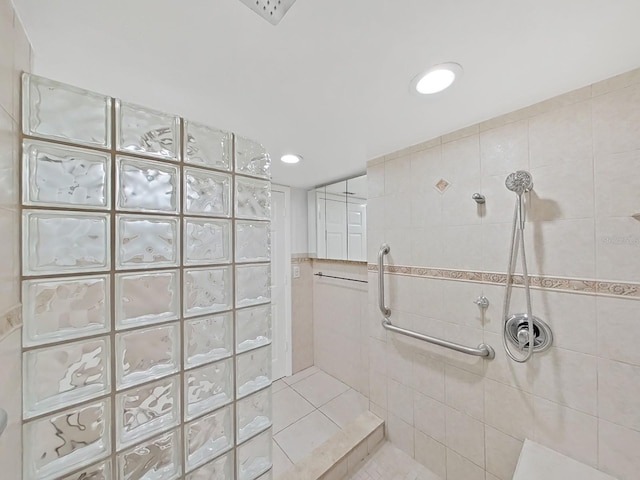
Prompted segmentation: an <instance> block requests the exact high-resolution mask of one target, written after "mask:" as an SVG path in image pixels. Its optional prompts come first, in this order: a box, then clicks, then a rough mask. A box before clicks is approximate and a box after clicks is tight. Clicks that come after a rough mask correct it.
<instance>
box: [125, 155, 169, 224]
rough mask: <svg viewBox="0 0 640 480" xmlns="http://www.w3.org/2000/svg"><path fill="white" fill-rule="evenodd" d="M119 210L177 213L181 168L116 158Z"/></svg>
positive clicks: (135, 159) (166, 164)
mask: <svg viewBox="0 0 640 480" xmlns="http://www.w3.org/2000/svg"><path fill="white" fill-rule="evenodd" d="M116 168H117V178H118V181H117V183H116V188H117V192H116V199H117V202H116V208H117V209H118V210H135V211H139V212H166V213H178V212H179V210H180V168H179V167H178V166H176V165H171V164H169V163H161V162H153V161H151V160H140V159H137V158H129V157H121V156H118V157H117V158H116Z"/></svg>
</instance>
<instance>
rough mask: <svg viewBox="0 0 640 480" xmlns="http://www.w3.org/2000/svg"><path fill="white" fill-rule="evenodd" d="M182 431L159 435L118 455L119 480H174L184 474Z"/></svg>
mask: <svg viewBox="0 0 640 480" xmlns="http://www.w3.org/2000/svg"><path fill="white" fill-rule="evenodd" d="M181 457H182V455H181V453H180V431H179V430H173V431H171V432H168V433H165V434H163V435H159V436H157V437H155V438H153V439H151V440H148V441H146V442H144V443H141V444H139V445H136V446H135V447H133V448H131V449H129V450H125V451H124V452H122V453H120V454H118V471H119V476H118V479H119V480H173V479H175V478H179V477H180V475H181V473H182V459H181Z"/></svg>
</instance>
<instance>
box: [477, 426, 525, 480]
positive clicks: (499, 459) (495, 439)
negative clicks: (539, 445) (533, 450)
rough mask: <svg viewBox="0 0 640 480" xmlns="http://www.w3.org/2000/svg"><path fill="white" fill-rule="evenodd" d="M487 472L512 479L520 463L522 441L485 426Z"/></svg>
mask: <svg viewBox="0 0 640 480" xmlns="http://www.w3.org/2000/svg"><path fill="white" fill-rule="evenodd" d="M484 435H485V448H486V451H487V452H486V455H487V472H490V473H492V474H494V475H496V476H497V477H498V478H500V479H501V480H511V479H512V477H513V472H514V471H515V469H516V465H517V464H518V458H519V456H520V450H521V449H522V443H523V442H522V441H521V440H517V439H515V438H513V437H510V436H509V435H505V434H504V433H502V432H500V431H498V430H496V429H494V428H491V427H486V428H485V432H484Z"/></svg>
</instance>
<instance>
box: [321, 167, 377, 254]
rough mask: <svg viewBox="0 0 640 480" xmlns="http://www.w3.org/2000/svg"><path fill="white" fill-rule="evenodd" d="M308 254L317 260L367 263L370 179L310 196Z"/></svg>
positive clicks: (329, 187) (353, 180)
mask: <svg viewBox="0 0 640 480" xmlns="http://www.w3.org/2000/svg"><path fill="white" fill-rule="evenodd" d="M308 202H309V203H308V205H309V251H310V252H311V254H312V255H313V256H315V257H316V258H328V259H333V260H353V261H360V262H364V261H366V259H367V176H366V175H361V176H359V177H354V178H349V179H347V180H342V181H339V182H335V183H332V184H330V185H325V186H323V187H318V188H316V189H314V190H310V191H309V192H308Z"/></svg>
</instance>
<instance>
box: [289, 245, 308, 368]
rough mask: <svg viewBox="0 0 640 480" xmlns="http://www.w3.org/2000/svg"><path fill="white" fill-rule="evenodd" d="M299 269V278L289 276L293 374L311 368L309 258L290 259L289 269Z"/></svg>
mask: <svg viewBox="0 0 640 480" xmlns="http://www.w3.org/2000/svg"><path fill="white" fill-rule="evenodd" d="M295 267H299V268H300V277H299V278H294V276H293V273H292V275H291V297H292V307H291V348H292V350H291V352H292V364H293V368H292V369H293V373H297V372H299V371H300V370H304V369H305V368H309V367H311V366H313V268H312V267H311V259H310V258H292V259H291V268H292V269H293V268H295Z"/></svg>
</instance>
